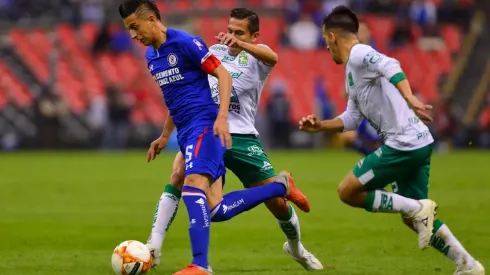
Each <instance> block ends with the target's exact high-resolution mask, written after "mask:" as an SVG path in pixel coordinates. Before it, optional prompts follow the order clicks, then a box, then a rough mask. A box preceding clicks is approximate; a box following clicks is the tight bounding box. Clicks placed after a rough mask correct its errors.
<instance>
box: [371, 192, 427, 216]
mask: <svg viewBox="0 0 490 275" xmlns="http://www.w3.org/2000/svg"><path fill="white" fill-rule="evenodd" d="M373 195H374V201H373V204H372V212H383V213H402V214H404V215H407V216H410V215H413V214H414V213H416V212H418V211H419V210H420V209H421V207H422V206H421V205H420V203H419V202H418V201H417V200H413V199H409V198H405V197H402V196H400V195H397V194H395V193H391V192H386V191H381V190H376V191H370V192H368V199H367V200H369V198H370V197H371V200H372V199H373V198H372V196H373ZM368 207H369V206H368ZM367 210H369V209H367Z"/></svg>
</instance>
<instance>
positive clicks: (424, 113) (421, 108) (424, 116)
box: [408, 96, 432, 123]
mask: <svg viewBox="0 0 490 275" xmlns="http://www.w3.org/2000/svg"><path fill="white" fill-rule="evenodd" d="M408 105H410V107H411V108H412V110H413V111H414V112H415V114H416V115H417V116H418V117H419V118H420V119H421V120H422V121H423V122H426V123H429V122H432V117H431V116H430V114H429V111H430V110H432V105H427V104H424V103H422V102H421V101H420V100H418V99H417V98H416V97H415V96H412V97H411V98H410V99H409V100H408Z"/></svg>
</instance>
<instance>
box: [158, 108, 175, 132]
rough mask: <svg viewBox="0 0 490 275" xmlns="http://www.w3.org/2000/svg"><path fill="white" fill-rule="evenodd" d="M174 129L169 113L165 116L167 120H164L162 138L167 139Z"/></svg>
mask: <svg viewBox="0 0 490 275" xmlns="http://www.w3.org/2000/svg"><path fill="white" fill-rule="evenodd" d="M174 129H175V124H174V120H173V119H172V117H171V116H170V111H169V112H168V114H167V119H165V124H164V125H163V130H162V135H161V136H162V137H165V138H168V137H170V135H171V134H172V132H173V131H174Z"/></svg>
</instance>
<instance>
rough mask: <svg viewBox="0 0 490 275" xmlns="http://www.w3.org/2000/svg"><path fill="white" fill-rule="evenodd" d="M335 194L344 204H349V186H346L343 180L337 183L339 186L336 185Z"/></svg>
mask: <svg viewBox="0 0 490 275" xmlns="http://www.w3.org/2000/svg"><path fill="white" fill-rule="evenodd" d="M337 194H338V196H339V199H340V200H341V201H342V202H343V203H345V204H349V201H350V196H351V194H350V192H349V188H348V186H347V184H345V182H343V181H342V182H341V183H340V184H339V186H338V187H337Z"/></svg>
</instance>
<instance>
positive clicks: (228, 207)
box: [211, 135, 309, 222]
mask: <svg viewBox="0 0 490 275" xmlns="http://www.w3.org/2000/svg"><path fill="white" fill-rule="evenodd" d="M232 144H233V147H232V148H231V149H229V150H227V151H226V152H225V155H224V160H225V165H226V166H227V167H228V168H229V169H230V170H231V171H233V173H235V175H237V176H238V178H239V179H240V180H241V181H242V182H246V183H250V182H257V181H258V180H263V179H268V178H271V177H275V172H274V169H272V166H271V165H270V162H269V160H268V159H267V157H265V158H264V159H262V158H260V159H259V161H258V162H259V163H258V164H257V162H256V161H257V159H256V158H254V157H253V156H254V155H258V154H259V152H262V153H263V150H262V146H261V145H260V141H259V140H258V138H256V137H255V136H253V135H232ZM249 148H250V149H249ZM247 154H249V155H250V156H248V155H247ZM244 156H245V157H244ZM254 161H255V162H254ZM237 167H240V169H237ZM242 172H243V173H242ZM245 174H246V175H248V176H249V177H248V178H246V179H245V181H244V178H243V175H245ZM284 187H286V188H287V189H288V190H289V191H288V192H287V194H285V193H284ZM211 189H212V191H213V192H212V193H213V194H218V192H220V191H221V189H219V188H218V187H217V186H215V185H213V186H212V187H211ZM284 196H286V197H287V198H288V199H290V200H291V201H292V202H293V203H295V204H297V205H298V207H300V208H302V209H303V210H304V211H309V202H308V200H307V199H306V197H305V196H304V195H303V194H302V193H301V192H300V191H299V190H298V189H297V188H296V186H295V184H294V181H293V180H292V178H291V177H290V175H289V173H287V172H281V173H280V174H279V175H278V176H277V178H276V179H273V180H272V181H269V184H267V185H263V184H262V185H257V186H255V187H254V188H250V189H248V190H240V191H234V192H231V193H228V194H226V195H224V196H222V197H219V196H216V195H214V197H215V198H214V199H213V200H215V201H217V202H218V203H217V204H216V205H213V206H212V210H211V215H212V217H213V219H212V220H213V221H216V222H220V221H225V220H229V219H231V218H232V217H234V216H236V215H238V214H240V213H242V212H244V211H248V210H250V209H252V208H254V207H255V206H257V205H259V204H261V203H263V202H264V201H267V200H271V199H273V198H276V199H277V200H280V201H283V202H284ZM285 206H286V207H287V205H285ZM284 212H286V213H284V216H286V215H288V212H289V208H288V207H287V208H286V209H285V211H284Z"/></svg>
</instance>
